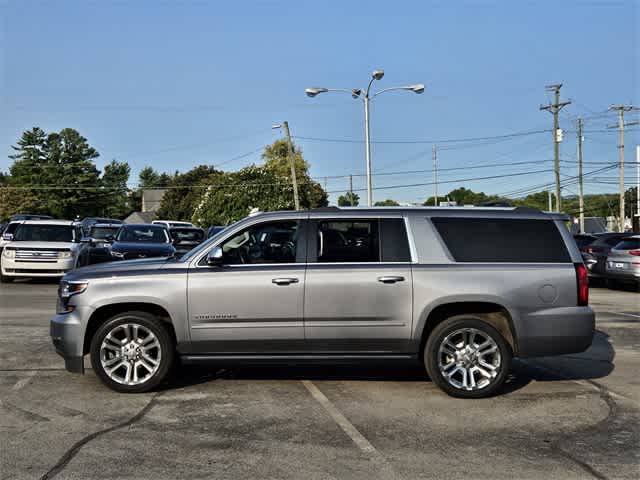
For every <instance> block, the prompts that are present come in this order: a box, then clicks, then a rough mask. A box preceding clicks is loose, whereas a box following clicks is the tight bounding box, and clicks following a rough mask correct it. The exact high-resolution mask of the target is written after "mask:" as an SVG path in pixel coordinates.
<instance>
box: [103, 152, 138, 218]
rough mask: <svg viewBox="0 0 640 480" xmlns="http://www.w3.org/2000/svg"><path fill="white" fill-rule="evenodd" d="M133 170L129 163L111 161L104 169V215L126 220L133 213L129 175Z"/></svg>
mask: <svg viewBox="0 0 640 480" xmlns="http://www.w3.org/2000/svg"><path fill="white" fill-rule="evenodd" d="M130 173H131V168H130V167H129V165H128V164H127V163H122V162H117V161H116V160H111V162H110V163H109V164H107V165H106V166H105V167H104V172H103V173H102V178H101V179H100V180H101V186H102V189H103V197H102V214H103V215H105V216H108V217H113V218H124V217H125V216H126V215H127V214H129V213H131V210H132V209H131V205H130V202H129V198H128V196H129V187H128V186H127V183H128V182H129V174H130Z"/></svg>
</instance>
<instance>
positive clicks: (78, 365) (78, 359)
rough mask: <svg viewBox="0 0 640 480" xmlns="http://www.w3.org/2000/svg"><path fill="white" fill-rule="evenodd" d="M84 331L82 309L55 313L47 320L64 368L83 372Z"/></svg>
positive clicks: (74, 371) (52, 339)
mask: <svg viewBox="0 0 640 480" xmlns="http://www.w3.org/2000/svg"><path fill="white" fill-rule="evenodd" d="M84 331H85V325H84V323H83V322H82V309H76V310H74V311H73V312H71V313H65V314H56V315H55V316H54V317H53V318H51V321H50V322H49V333H50V335H51V341H52V342H53V346H54V348H55V350H56V353H57V354H58V355H60V356H61V357H62V358H64V363H65V368H66V369H67V370H68V371H70V372H73V373H84Z"/></svg>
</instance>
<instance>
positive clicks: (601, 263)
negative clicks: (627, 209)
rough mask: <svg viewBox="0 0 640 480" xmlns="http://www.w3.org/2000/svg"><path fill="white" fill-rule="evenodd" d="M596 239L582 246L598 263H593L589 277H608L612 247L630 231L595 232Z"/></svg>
mask: <svg viewBox="0 0 640 480" xmlns="http://www.w3.org/2000/svg"><path fill="white" fill-rule="evenodd" d="M594 236H595V237H596V240H595V241H593V242H591V243H590V244H588V245H587V246H585V247H582V249H581V251H582V252H584V253H588V254H590V255H592V256H593V258H594V259H595V260H596V263H594V264H593V266H592V267H591V269H590V270H589V277H591V278H594V279H601V278H605V277H606V266H607V256H608V255H609V251H611V248H612V247H613V246H615V245H616V244H618V243H619V242H620V240H622V239H623V238H625V237H628V236H629V234H628V233H613V232H606V233H596V234H594Z"/></svg>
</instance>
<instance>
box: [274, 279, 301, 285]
mask: <svg viewBox="0 0 640 480" xmlns="http://www.w3.org/2000/svg"><path fill="white" fill-rule="evenodd" d="M271 283H275V284H276V285H291V284H292V283H298V279H297V278H273V279H272V280H271Z"/></svg>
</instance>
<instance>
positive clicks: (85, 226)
mask: <svg viewBox="0 0 640 480" xmlns="http://www.w3.org/2000/svg"><path fill="white" fill-rule="evenodd" d="M81 223H82V231H83V232H84V234H85V235H89V228H90V227H91V225H95V224H96V223H100V224H103V225H104V224H109V225H122V223H123V222H122V220H118V219H116V218H102V217H85V218H83V219H82V222H81Z"/></svg>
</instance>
